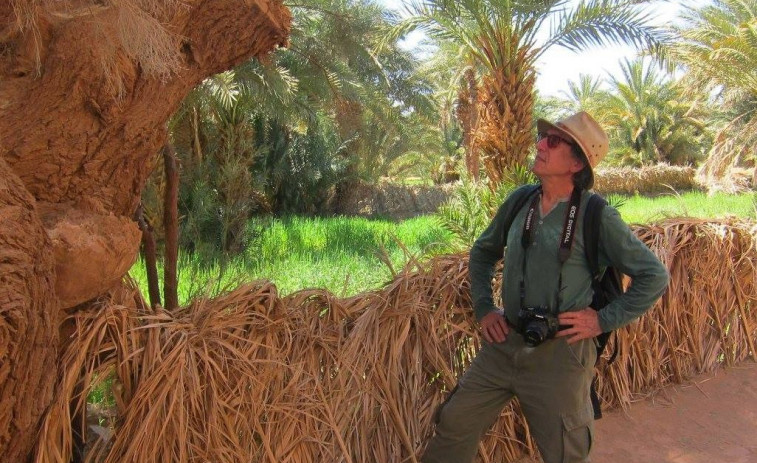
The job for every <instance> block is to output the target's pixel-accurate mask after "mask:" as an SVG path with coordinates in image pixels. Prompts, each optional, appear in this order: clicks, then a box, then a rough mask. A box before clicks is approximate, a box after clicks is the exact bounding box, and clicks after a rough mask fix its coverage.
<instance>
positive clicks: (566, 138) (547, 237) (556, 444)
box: [422, 112, 668, 463]
mask: <svg viewBox="0 0 757 463" xmlns="http://www.w3.org/2000/svg"><path fill="white" fill-rule="evenodd" d="M537 128H538V131H539V136H538V138H537V143H536V160H535V162H534V165H533V168H532V171H533V172H534V174H536V176H537V177H538V178H539V180H540V183H541V191H540V193H538V194H536V195H534V198H535V199H533V200H529V201H528V202H526V206H524V207H523V208H522V210H520V211H519V212H518V213H517V215H516V216H515V218H514V220H513V222H512V225H511V227H510V229H509V232H508V234H507V237H505V236H503V234H504V232H503V224H504V221H505V217H506V216H507V214H508V212H510V209H511V208H513V207H514V204H512V203H513V200H512V199H509V200H507V201H505V203H504V204H503V205H502V207H500V209H499V211H498V212H497V214H496V216H495V217H494V220H493V221H492V223H491V224H490V225H489V227H488V228H487V229H486V230H485V231H484V233H483V234H482V235H481V236H480V237H479V238H478V240H476V242H475V244H474V245H473V247H472V249H471V253H470V278H471V292H472V297H473V308H474V311H475V314H476V319H477V320H478V322H479V323H480V328H481V334H482V336H483V338H484V340H485V342H484V343H483V345H482V348H481V350H480V351H479V353H478V355H477V356H476V358H475V359H474V361H473V362H472V363H471V365H470V367H469V368H468V370H467V371H466V372H465V374H464V375H463V377H462V378H461V379H460V381H459V384H458V387H457V389H456V391H455V392H454V393H453V394H452V396H450V397H449V399H448V401H447V402H446V403H445V404H444V405H443V407H442V408H441V409H440V410H439V414H438V423H437V427H436V434H435V436H434V437H433V438H432V440H431V442H430V443H429V445H428V448H427V449H426V453H425V454H424V456H423V458H422V461H423V462H424V463H442V462H448V463H467V462H471V461H472V460H473V458H474V457H475V455H476V450H477V447H478V442H479V440H480V439H481V437H482V436H483V434H484V433H485V432H486V430H487V429H488V428H489V427H490V426H491V424H492V423H493V422H494V421H495V420H496V419H497V417H498V416H499V414H500V412H501V410H502V408H503V407H504V405H505V404H506V403H507V402H508V401H509V400H510V399H511V398H512V397H518V399H519V401H520V404H521V408H522V410H523V413H524V415H525V417H526V420H527V421H528V424H529V428H530V429H531V433H532V435H533V436H534V439H535V440H536V443H537V445H538V447H539V451H540V453H541V455H542V458H543V459H544V461H545V463H578V462H588V461H589V450H590V448H591V441H592V425H593V417H594V416H593V411H592V405H591V400H590V385H591V381H592V378H593V369H594V364H595V360H596V355H597V354H596V347H595V344H594V338H595V336H597V335H599V334H600V333H602V332H607V331H611V330H614V329H617V328H619V327H621V326H623V325H625V324H627V323H630V322H631V321H632V320H634V319H636V318H637V317H639V316H640V315H641V314H642V313H644V311H646V310H647V309H649V307H651V306H652V304H653V303H654V302H655V300H656V299H657V298H658V297H660V295H661V294H662V292H663V291H664V289H665V286H666V285H667V283H668V273H667V271H666V269H665V267H664V266H663V265H662V264H661V263H660V261H659V260H658V259H657V257H655V255H654V254H653V253H652V252H651V251H650V250H649V248H647V247H646V246H645V245H644V244H643V243H642V242H641V241H639V240H638V239H637V238H636V237H635V236H634V235H633V233H632V232H631V230H630V228H629V227H628V226H627V225H626V224H625V223H624V222H623V221H622V220H621V218H620V215H619V214H618V212H617V211H616V210H615V209H614V208H612V207H605V208H604V209H603V211H602V216H601V228H600V233H599V263H600V266H601V267H602V268H605V267H606V266H610V265H612V266H614V267H616V268H618V269H619V270H620V271H622V272H623V273H625V274H626V275H629V276H630V277H631V279H632V283H631V285H630V287H629V288H628V290H627V291H626V292H625V293H624V294H623V295H622V296H620V297H618V298H617V299H615V300H614V301H612V302H611V303H610V304H609V305H608V306H607V307H605V308H604V309H603V310H602V311H600V312H598V311H596V310H594V309H592V308H591V307H589V305H590V303H591V300H592V294H593V291H592V284H591V279H592V275H591V271H590V269H589V266H588V262H587V260H586V257H585V254H584V251H583V249H584V243H583V233H581V232H580V231H579V232H575V231H576V230H575V227H579V228H580V227H581V224H582V223H583V222H582V220H583V211H584V210H585V206H586V204H587V202H588V198H589V196H590V193H589V192H588V190H589V189H590V188H591V187H592V186H593V184H594V172H593V168H594V167H595V166H596V165H597V164H598V163H599V162H600V161H601V160H602V159H603V158H604V157H605V155H606V154H607V151H608V139H607V135H606V134H605V132H604V130H602V128H601V127H600V126H599V124H597V122H596V121H595V120H594V119H593V118H592V117H591V116H590V115H589V114H587V113H585V112H579V113H577V114H574V115H571V116H570V117H567V118H566V119H564V120H562V121H559V122H556V123H554V124H551V123H549V122H547V121H545V120H542V119H540V120H539V121H537ZM576 208H577V210H578V212H577V217H572V216H571V215H570V213H569V211H571V210H572V211H574V214H575V210H576ZM527 217H529V220H526V218H527ZM524 236H525V239H524ZM505 248H507V252H506V253H505V254H504V256H505V262H504V269H503V283H502V300H503V305H504V307H503V308H502V309H500V308H497V307H496V306H495V305H494V300H493V297H492V285H491V281H492V277H493V274H494V267H495V264H496V263H497V262H498V261H499V260H500V259H501V258H502V256H503V253H504V249H505ZM534 310H540V311H541V312H539V313H543V314H547V316H549V317H553V318H552V321H554V322H555V323H554V324H553V328H554V329H553V331H552V332H550V334H549V335H547V336H545V337H546V338H547V339H544V340H543V341H542V340H541V339H533V336H532V335H533V332H530V331H529V329H530V328H532V327H533V325H528V322H529V321H532V322H533V321H534V320H535V319H534V318H532V317H533V314H534V313H536V312H535V311H534ZM555 319H556V321H555ZM542 322H543V321H538V320H537V322H536V323H537V324H539V323H542ZM558 323H559V328H557V325H558ZM540 326H544V325H540ZM554 331H556V334H555V333H554ZM524 333H530V334H529V335H527V336H525V337H524ZM537 334H543V333H537ZM529 336H531V337H530V338H529ZM537 338H539V336H537Z"/></svg>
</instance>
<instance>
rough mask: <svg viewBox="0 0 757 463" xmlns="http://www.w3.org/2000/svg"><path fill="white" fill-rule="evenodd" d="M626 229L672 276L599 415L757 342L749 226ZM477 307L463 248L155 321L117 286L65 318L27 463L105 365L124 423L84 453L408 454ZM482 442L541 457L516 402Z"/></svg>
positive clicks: (231, 456) (462, 352) (632, 332)
mask: <svg viewBox="0 0 757 463" xmlns="http://www.w3.org/2000/svg"><path fill="white" fill-rule="evenodd" d="M635 232H636V233H637V235H638V236H639V237H640V238H641V239H642V240H643V241H645V242H646V243H647V244H648V245H649V246H650V247H651V248H652V250H653V251H654V252H655V253H656V254H657V255H658V256H660V258H661V259H662V261H663V262H664V263H665V264H666V266H667V267H668V268H669V269H670V272H671V277H672V282H671V285H670V288H669V290H668V292H667V293H666V294H665V295H664V296H663V298H662V299H661V300H660V301H659V302H658V303H657V304H656V306H655V307H654V308H653V309H652V310H651V311H650V312H649V313H647V314H646V315H645V316H644V317H642V319H641V320H640V321H638V322H636V323H633V324H632V325H630V326H629V327H626V328H624V329H622V330H620V331H619V332H618V336H617V337H616V339H617V342H618V343H619V344H620V354H619V357H618V359H617V360H616V361H615V363H613V364H612V365H610V366H609V367H607V368H600V377H601V384H600V386H601V387H600V393H601V395H602V396H603V398H604V400H605V407H606V408H607V407H618V406H626V405H628V404H629V403H630V402H631V401H632V400H635V399H638V398H639V397H642V396H644V395H645V394H648V393H650V392H651V391H654V390H656V389H658V388H660V387H662V386H664V385H666V384H669V383H672V382H680V381H682V380H685V379H686V378H689V377H691V376H693V375H696V374H698V373H701V372H705V371H709V370H712V369H714V368H719V367H721V366H723V365H730V364H733V363H735V362H738V361H741V360H744V359H746V358H747V357H749V356H752V355H753V353H754V343H755V341H756V340H757V315H756V314H755V312H756V311H757V308H756V307H755V301H757V289H756V288H755V277H756V276H757V275H756V273H757V270H756V268H755V262H757V255H756V254H757V251H756V250H755V242H756V241H755V240H756V239H757V238H756V228H755V225H754V224H752V223H748V222H735V221H731V222H706V221H698V220H680V219H678V220H669V221H665V222H661V223H658V224H655V225H653V226H649V227H637V228H636V229H635ZM471 314H472V311H471V308H470V296H469V283H468V271H467V255H464V254H460V255H450V256H443V257H439V258H435V259H433V260H431V261H429V262H425V263H422V264H421V263H418V262H414V263H412V264H411V265H409V266H408V267H407V268H406V269H405V271H404V272H402V273H401V274H399V275H398V276H397V277H396V278H395V279H394V280H393V282H392V283H390V284H389V285H388V286H386V287H385V288H383V289H381V290H379V291H374V292H369V293H364V294H360V295H358V296H355V297H350V298H344V299H340V298H336V297H334V296H333V295H331V294H330V293H328V292H325V291H315V290H307V291H301V292H298V293H295V294H292V295H290V296H288V297H283V298H282V297H279V296H278V294H277V292H276V288H275V287H274V286H273V285H272V284H271V283H269V282H265V281H261V282H254V283H251V284H249V285H246V286H243V287H240V288H238V289H236V290H234V291H232V292H230V293H228V294H226V295H224V296H222V297H219V298H216V299H212V300H208V299H201V300H196V301H194V302H193V303H192V304H191V305H190V306H188V307H183V308H180V309H178V310H176V311H174V312H173V313H168V312H166V311H158V312H157V313H155V312H152V311H151V310H150V309H149V308H148V307H146V306H145V304H144V302H143V301H142V298H141V296H139V294H138V292H137V291H136V290H134V289H128V288H125V289H124V290H122V291H120V292H119V293H118V294H113V295H112V296H111V297H110V299H108V300H103V301H102V302H101V303H100V306H99V307H98V308H97V310H89V311H86V312H83V313H79V314H77V315H75V316H74V317H73V320H72V322H74V323H75V325H76V331H75V333H74V335H73V337H72V338H71V342H70V344H69V346H68V348H67V349H66V351H65V352H64V353H63V359H62V362H61V364H62V366H61V379H60V383H59V391H58V392H59V394H58V397H57V400H56V402H55V403H54V405H53V407H51V410H50V412H49V414H48V415H47V417H46V421H45V424H44V427H43V431H42V434H41V436H40V439H39V447H38V451H37V455H36V462H38V463H43V462H44V463H47V462H63V461H69V460H68V459H69V457H70V454H71V437H70V435H71V425H70V415H69V414H70V411H69V403H70V402H71V401H72V400H73V399H74V398H75V397H74V394H75V393H76V391H77V390H80V389H82V388H83V389H84V390H85V391H86V390H87V389H88V388H89V387H90V386H91V384H92V382H93V378H94V376H93V374H99V376H98V377H102V375H103V374H104V372H109V371H114V372H115V376H116V381H115V384H116V386H115V387H114V393H115V395H116V402H117V408H118V421H117V425H116V429H115V434H114V437H113V440H112V442H111V443H110V445H108V446H103V447H101V448H100V449H99V450H100V452H99V453H100V455H98V452H97V451H92V452H90V454H89V458H90V461H106V462H109V463H115V462H153V461H154V462H206V461H210V462H229V463H231V462H234V463H236V462H269V463H282V462H297V463H299V462H302V463H305V462H312V463H316V462H318V463H321V462H345V463H358V462H360V463H373V462H405V461H418V458H419V457H420V454H421V453H422V451H423V448H424V446H425V445H426V442H427V439H428V438H429V436H430V435H431V433H432V432H433V428H432V425H431V420H432V415H433V412H434V410H435V408H436V406H437V405H438V404H439V403H440V402H441V401H442V400H443V399H444V397H445V394H446V392H447V391H448V390H450V389H451V388H452V387H453V386H454V385H455V382H456V378H457V377H458V375H460V374H461V372H462V371H463V370H464V369H465V366H466V365H467V364H468V362H469V361H470V360H471V357H472V355H473V354H474V352H475V350H476V348H477V347H478V342H479V341H478V335H477V332H476V329H475V325H474V323H473V319H472V315H471ZM77 384H78V386H77ZM77 398H78V399H81V395H79V396H78V397H77ZM479 449H480V452H479V461H482V462H490V461H497V462H503V461H513V460H515V459H517V458H518V457H519V456H521V455H522V454H524V453H529V454H533V453H534V452H535V448H534V445H533V442H532V441H531V439H530V436H529V435H528V430H527V427H526V426H525V424H524V420H523V418H522V415H521V414H520V412H519V409H518V405H517V403H513V404H511V405H510V406H508V407H507V408H506V409H505V410H504V411H503V412H502V415H501V417H500V419H499V420H498V421H497V423H496V424H495V425H494V427H493V428H492V430H491V431H490V432H489V433H488V435H487V436H486V437H485V439H484V441H483V442H482V444H481V445H480V447H479Z"/></svg>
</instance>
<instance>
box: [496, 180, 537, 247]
mask: <svg viewBox="0 0 757 463" xmlns="http://www.w3.org/2000/svg"><path fill="white" fill-rule="evenodd" d="M540 189H541V185H537V184H533V185H525V186H522V187H520V188H518V189H516V190H515V191H513V192H512V193H511V194H510V197H509V198H508V200H509V201H512V202H513V207H512V208H510V211H509V212H508V214H507V216H506V217H505V222H504V227H503V234H504V236H505V242H507V234H508V233H509V232H510V225H512V224H513V220H515V216H516V215H518V212H520V210H521V209H523V206H525V205H526V202H528V200H529V199H530V198H531V197H532V196H533V195H534V194H536V192H537V191H539V190H540Z"/></svg>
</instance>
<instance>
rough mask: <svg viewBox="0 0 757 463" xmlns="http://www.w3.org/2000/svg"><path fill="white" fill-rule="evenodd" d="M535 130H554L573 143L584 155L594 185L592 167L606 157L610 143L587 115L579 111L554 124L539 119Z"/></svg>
mask: <svg viewBox="0 0 757 463" xmlns="http://www.w3.org/2000/svg"><path fill="white" fill-rule="evenodd" d="M536 129H537V130H538V131H539V132H540V133H541V132H546V131H547V129H554V130H557V131H558V132H560V133H562V134H564V135H566V136H567V137H568V138H570V139H572V140H573V141H575V142H576V144H577V145H578V146H580V147H581V150H582V151H583V152H584V154H585V155H586V159H585V160H586V161H587V162H588V163H589V166H590V167H591V183H592V184H593V183H594V167H596V166H597V164H599V162H600V161H601V160H602V159H604V158H605V156H607V151H608V150H609V148H610V143H609V140H608V138H607V134H606V133H605V131H604V130H603V129H602V127H600V126H599V124H598V123H597V121H595V120H594V118H593V117H591V116H590V115H589V113H587V112H585V111H581V112H578V113H576V114H573V115H572V116H568V117H566V118H565V119H562V120H560V121H557V122H555V123H554V124H553V123H551V122H548V121H546V120H544V119H539V120H537V121H536Z"/></svg>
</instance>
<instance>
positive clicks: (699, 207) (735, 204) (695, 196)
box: [609, 192, 757, 224]
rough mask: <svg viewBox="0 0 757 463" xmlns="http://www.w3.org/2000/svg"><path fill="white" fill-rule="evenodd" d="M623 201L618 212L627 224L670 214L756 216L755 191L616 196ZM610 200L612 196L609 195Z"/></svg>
mask: <svg viewBox="0 0 757 463" xmlns="http://www.w3.org/2000/svg"><path fill="white" fill-rule="evenodd" d="M617 198H620V199H621V200H622V201H623V204H622V205H621V206H620V207H618V211H619V212H620V215H621V216H622V217H623V220H625V221H626V222H628V223H639V224H645V223H652V222H656V221H659V220H662V219H665V218H669V217H699V218H712V219H715V218H723V217H727V216H736V217H742V218H752V219H753V218H755V215H756V214H755V208H756V207H757V194H755V193H744V194H740V195H727V194H723V193H716V194H714V195H712V196H708V195H707V193H702V192H688V193H682V194H679V195H675V194H670V195H663V196H658V197H656V198H646V197H643V196H630V197H628V196H618V197H617ZM609 201H610V203H613V201H614V198H613V196H610V198H609Z"/></svg>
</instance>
